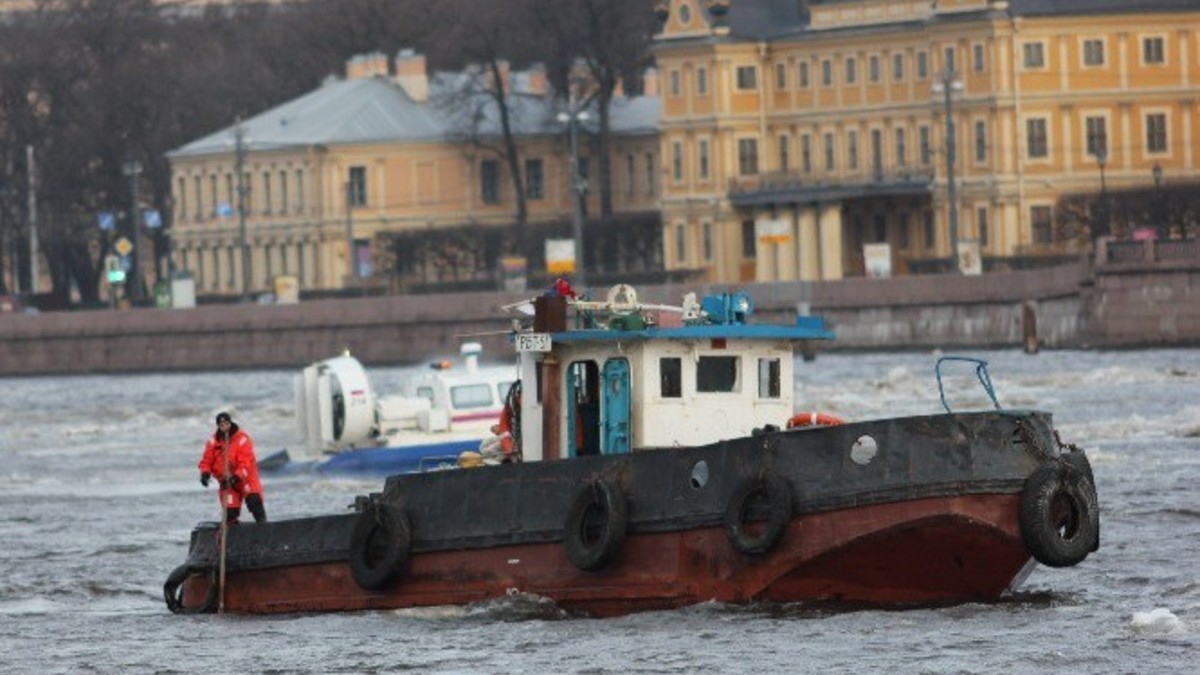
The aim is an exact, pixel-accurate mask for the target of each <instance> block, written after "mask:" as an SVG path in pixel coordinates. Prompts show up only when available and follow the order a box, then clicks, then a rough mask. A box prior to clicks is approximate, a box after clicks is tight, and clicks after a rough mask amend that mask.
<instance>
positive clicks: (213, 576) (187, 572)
mask: <svg viewBox="0 0 1200 675" xmlns="http://www.w3.org/2000/svg"><path fill="white" fill-rule="evenodd" d="M202 574H208V575H209V578H208V592H207V593H205V594H204V604H203V605H201V606H199V607H184V606H183V584H184V582H186V581H187V580H188V579H190V578H192V577H194V576H200V575H202ZM219 586H220V584H219V582H218V580H217V573H216V568H213V567H209V566H207V565H193V564H191V563H184V564H182V565H180V566H179V567H176V568H175V569H174V570H171V573H170V574H169V575H167V582H166V583H164V584H163V599H164V600H166V602H167V609H169V610H171V613H172V614H207V613H209V612H212V611H213V610H215V609H216V608H217V593H218V590H219Z"/></svg>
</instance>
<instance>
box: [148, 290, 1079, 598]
mask: <svg viewBox="0 0 1200 675" xmlns="http://www.w3.org/2000/svg"><path fill="white" fill-rule="evenodd" d="M531 304H532V305H533V307H534V309H535V311H534V316H533V321H532V325H524V326H519V328H518V329H517V330H515V332H514V333H513V335H512V340H513V344H514V346H515V347H516V350H517V353H518V370H519V373H520V376H521V380H520V381H521V385H520V390H519V391H520V392H522V395H521V396H520V397H519V399H517V400H514V401H513V402H514V404H515V405H514V424H513V425H512V438H513V441H514V444H515V445H516V446H517V450H516V452H515V454H514V456H515V457H518V458H520V459H521V460H523V461H520V462H514V463H506V464H501V465H497V466H484V467H481V468H474V469H456V470H448V471H439V472H429V473H413V474H401V475H394V476H391V477H389V478H388V479H387V481H386V483H385V484H384V487H383V490H382V492H379V493H373V494H369V495H361V496H359V497H358V498H356V500H355V503H354V504H353V505H352V506H353V508H354V512H353V513H349V514H331V515H326V516H317V517H311V518H298V519H293V520H282V521H275V522H271V523H266V524H261V525H257V524H256V525H240V526H238V527H235V528H232V529H231V530H230V532H229V538H228V544H227V548H226V549H224V550H222V549H221V548H220V544H219V541H220V540H219V538H218V537H217V536H216V533H217V531H218V528H217V525H216V524H201V525H200V526H198V527H197V528H196V529H194V530H193V532H192V536H191V545H190V550H189V553H188V557H187V560H186V562H184V563H183V564H182V565H180V566H179V567H178V568H176V569H175V570H174V571H173V572H172V573H171V575H170V576H169V577H168V580H167V582H166V584H165V586H164V594H165V596H166V600H167V604H168V606H169V607H170V608H171V609H172V610H173V611H176V612H197V611H200V612H203V611H212V610H213V609H214V608H215V607H217V606H218V605H223V607H224V608H225V609H226V610H227V611H232V612H244V613H278V612H307V611H335V610H362V609H389V608H399V607H412V606H428V605H445V604H465V603H471V602H476V601H481V600H487V599H491V598H497V597H502V596H504V595H509V594H513V593H518V592H519V593H530V594H535V595H539V596H544V597H547V598H550V599H552V600H553V601H555V602H556V603H558V604H559V605H560V606H562V607H564V608H567V609H571V610H579V611H583V612H587V613H591V614H593V615H597V616H607V615H618V614H624V613H628V612H634V611H640V610H650V609H662V608H672V607H679V606H683V605H688V604H692V603H697V602H704V601H707V600H717V601H721V602H732V603H741V602H750V601H760V600H766V601H776V602H792V601H800V600H843V601H862V602H870V603H929V602H947V601H952V602H953V601H979V600H994V599H997V598H999V597H1001V595H1002V594H1004V593H1005V592H1006V591H1007V590H1009V589H1011V588H1012V587H1013V586H1014V585H1016V584H1017V583H1019V582H1020V581H1021V579H1023V578H1024V575H1025V574H1026V573H1027V572H1028V571H1029V570H1030V569H1032V565H1033V564H1034V562H1035V561H1036V562H1040V563H1042V564H1045V565H1048V566H1052V567H1067V566H1072V565H1075V564H1078V563H1079V562H1081V561H1083V560H1084V559H1085V558H1086V557H1087V556H1088V554H1089V553H1090V552H1091V551H1093V550H1095V549H1096V548H1097V546H1098V545H1099V507H1098V504H1097V499H1096V491H1095V486H1094V481H1093V478H1092V475H1091V467H1090V465H1089V463H1088V460H1087V457H1086V455H1085V454H1084V453H1083V451H1082V450H1080V449H1079V448H1077V447H1074V446H1070V445H1063V444H1062V443H1061V442H1060V441H1059V439H1058V436H1057V434H1056V432H1055V431H1054V428H1053V425H1052V421H1051V415H1050V414H1049V413H1047V412H1041V411H1032V410H1003V409H1000V406H999V404H998V402H996V398H995V396H994V393H993V391H992V385H991V380H990V377H989V376H988V375H987V371H986V364H983V363H982V362H976V361H971V362H972V363H974V364H976V367H977V374H978V375H979V379H980V382H981V384H982V386H983V387H984V389H985V391H986V392H987V393H988V396H989V398H990V399H991V401H992V402H993V405H994V408H995V409H993V410H986V411H978V412H956V411H952V410H951V409H950V407H949V406H948V405H945V398H944V396H943V404H944V405H945V411H944V412H938V413H934V414H929V415H923V416H915V417H902V418H885V419H877V420H865V421H851V422H846V423H841V422H842V421H841V420H838V419H833V418H831V417H830V416H822V415H821V414H818V413H796V412H795V411H794V401H793V396H794V388H793V386H792V383H793V382H794V381H795V380H794V373H793V369H794V367H795V359H794V358H793V348H794V347H795V346H796V345H797V344H802V343H803V342H804V341H808V340H820V339H829V338H832V334H831V333H830V332H829V331H828V330H826V328H825V327H824V325H823V323H822V322H821V320H820V319H817V318H812V317H800V318H798V319H797V320H796V322H795V323H794V324H792V325H765V324H751V323H748V322H747V319H748V318H749V317H750V315H751V313H752V303H751V301H750V298H749V297H748V296H746V295H744V294H740V293H736V294H722V295H714V296H708V297H705V298H703V299H702V300H700V301H697V299H696V298H695V296H694V295H692V294H689V295H688V296H687V297H685V299H684V302H683V304H682V306H681V307H666V306H658V305H648V304H644V303H639V302H638V301H637V298H636V293H635V292H634V291H633V289H630V288H628V287H624V286H622V287H617V288H614V289H613V290H612V291H610V293H609V294H608V297H607V298H606V301H603V302H594V301H588V300H580V299H576V298H574V297H573V294H572V293H569V292H568V293H563V294H556V295H547V296H542V297H539V298H535V299H534V300H532V301H531ZM572 313H573V316H571V314H572ZM940 366H941V364H940V363H939V366H938V368H937V369H936V375H937V378H938V384H939V387H940V385H941V373H940ZM219 567H223V568H224V569H225V570H226V573H225V574H224V575H223V578H224V584H223V585H221V584H219V583H218V581H217V580H218V578H219V576H218V575H217V573H216V570H217V569H218V568H219Z"/></svg>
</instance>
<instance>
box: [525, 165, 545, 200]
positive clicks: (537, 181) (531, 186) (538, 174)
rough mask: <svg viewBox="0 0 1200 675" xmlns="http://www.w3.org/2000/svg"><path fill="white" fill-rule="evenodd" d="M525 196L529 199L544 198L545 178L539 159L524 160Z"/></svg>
mask: <svg viewBox="0 0 1200 675" xmlns="http://www.w3.org/2000/svg"><path fill="white" fill-rule="evenodd" d="M525 196H526V197H527V198H529V199H545V197H546V176H545V172H544V171H543V169H542V160H540V159H527V160H525Z"/></svg>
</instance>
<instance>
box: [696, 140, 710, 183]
mask: <svg viewBox="0 0 1200 675" xmlns="http://www.w3.org/2000/svg"><path fill="white" fill-rule="evenodd" d="M696 154H697V155H699V157H698V160H699V174H700V178H701V180H708V139H707V138H701V139H700V140H699V141H697V143H696Z"/></svg>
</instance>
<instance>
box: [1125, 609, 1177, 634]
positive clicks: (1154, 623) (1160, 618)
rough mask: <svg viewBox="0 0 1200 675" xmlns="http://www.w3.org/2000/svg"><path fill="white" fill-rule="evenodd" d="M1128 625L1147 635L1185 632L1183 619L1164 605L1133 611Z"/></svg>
mask: <svg viewBox="0 0 1200 675" xmlns="http://www.w3.org/2000/svg"><path fill="white" fill-rule="evenodd" d="M1130 625H1132V626H1133V629H1134V630H1135V631H1137V632H1139V633H1143V634H1148V635H1177V634H1179V633H1185V632H1187V627H1186V626H1184V624H1183V621H1181V620H1180V618H1179V617H1177V616H1175V615H1174V614H1173V613H1172V612H1171V610H1169V609H1166V608H1165V607H1156V608H1155V609H1152V610H1150V611H1149V612H1134V613H1133V620H1132V621H1130Z"/></svg>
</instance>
